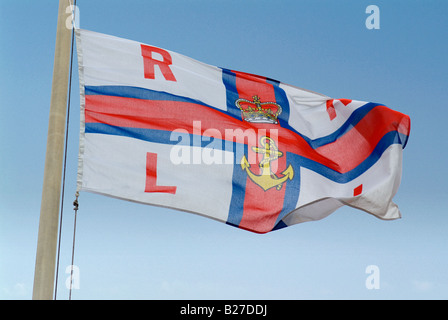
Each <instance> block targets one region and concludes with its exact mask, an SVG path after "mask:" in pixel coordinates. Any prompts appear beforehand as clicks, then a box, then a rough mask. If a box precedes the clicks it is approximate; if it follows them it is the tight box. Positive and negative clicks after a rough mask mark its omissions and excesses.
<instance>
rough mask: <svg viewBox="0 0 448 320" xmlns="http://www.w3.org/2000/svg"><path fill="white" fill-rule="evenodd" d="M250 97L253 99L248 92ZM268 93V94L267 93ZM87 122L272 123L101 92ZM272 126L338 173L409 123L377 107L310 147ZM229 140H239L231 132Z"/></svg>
mask: <svg viewBox="0 0 448 320" xmlns="http://www.w3.org/2000/svg"><path fill="white" fill-rule="evenodd" d="M246 92H247V90H246ZM264 94H266V93H264ZM246 97H247V99H248V100H249V98H248V95H246ZM265 98H269V97H266V96H265ZM260 100H262V99H260ZM262 101H263V100H262ZM85 121H86V123H106V124H109V125H113V126H119V127H131V128H142V129H156V130H166V131H173V130H176V129H184V130H186V131H187V132H189V133H193V121H201V134H204V131H206V130H207V129H215V130H214V131H215V132H216V130H218V131H219V132H220V133H221V135H222V138H223V139H225V138H226V132H225V130H226V129H228V130H236V129H241V130H243V131H244V130H246V129H255V131H256V130H257V129H267V131H268V132H269V130H268V129H269V128H273V126H272V125H269V124H258V125H257V126H256V127H255V126H254V124H250V123H248V122H246V121H240V120H237V119H235V118H233V117H230V116H227V115H226V114H224V113H221V112H219V111H216V110H214V109H211V108H207V107H204V106H202V105H197V104H192V103H186V102H173V101H152V100H141V99H133V98H123V97H113V96H101V95H86V111H85ZM274 127H275V128H276V129H278V137H279V138H278V140H279V144H280V145H281V146H287V148H288V152H292V153H296V154H299V155H302V156H304V157H307V158H309V159H311V160H313V161H316V162H319V163H322V164H323V165H325V166H327V167H329V168H331V169H333V170H335V171H337V172H340V173H345V172H347V171H350V170H352V169H354V168H355V167H356V166H357V165H359V164H360V163H361V162H362V161H363V160H364V159H365V158H366V157H368V156H369V155H370V153H371V152H372V150H373V149H374V147H375V146H376V144H377V143H378V141H379V140H380V139H381V138H382V137H383V136H384V135H385V134H386V133H388V132H389V131H394V130H397V131H398V132H400V133H403V134H406V135H408V134H409V127H410V125H409V117H408V116H406V115H404V114H402V113H400V112H396V111H393V110H391V109H389V108H386V107H383V106H377V107H375V108H374V109H373V110H371V111H370V112H369V113H368V114H367V115H366V116H365V117H364V118H363V119H362V120H361V121H360V122H359V123H358V124H357V125H356V126H355V127H353V128H352V129H351V130H350V131H349V132H347V133H346V134H345V135H343V136H341V137H340V138H339V139H337V140H336V141H335V142H333V143H330V144H327V145H324V146H321V147H319V148H317V149H313V148H312V147H310V145H309V144H308V143H307V142H306V141H305V140H304V139H303V138H302V137H300V136H299V135H297V134H295V133H293V132H291V131H290V130H287V129H284V128H281V127H280V126H279V125H277V126H274ZM205 135H207V132H205ZM229 139H232V140H235V139H234V138H233V136H231V137H230V138H229ZM357 140H360V141H357ZM360 148H362V149H360ZM364 148H365V149H364ZM282 158H283V157H282Z"/></svg>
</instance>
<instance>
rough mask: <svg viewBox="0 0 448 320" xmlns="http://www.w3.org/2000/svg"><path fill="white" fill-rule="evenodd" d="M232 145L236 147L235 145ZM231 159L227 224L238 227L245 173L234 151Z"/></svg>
mask: <svg viewBox="0 0 448 320" xmlns="http://www.w3.org/2000/svg"><path fill="white" fill-rule="evenodd" d="M234 147H235V148H236V146H235V145H234ZM244 154H247V145H244ZM233 160H234V165H233V177H232V198H231V199H230V206H229V215H228V218H227V224H229V225H232V226H234V227H238V226H239V224H240V222H241V219H242V218H243V212H244V210H243V209H244V200H245V196H246V181H247V174H246V173H245V171H243V170H242V168H241V165H240V161H241V158H238V156H237V153H236V152H235V156H234V159H233Z"/></svg>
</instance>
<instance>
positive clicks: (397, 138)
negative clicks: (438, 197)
mask: <svg viewBox="0 0 448 320" xmlns="http://www.w3.org/2000/svg"><path fill="white" fill-rule="evenodd" d="M85 132H86V133H100V134H110V135H118V136H125V137H130V138H135V139H140V140H144V141H149V142H155V143H163V144H172V145H176V144H182V145H187V144H186V143H185V141H188V142H189V143H188V144H189V145H190V146H198V147H201V148H207V147H208V148H214V149H220V150H226V148H229V143H226V141H225V140H221V139H215V140H216V141H215V140H212V141H203V140H202V136H197V135H193V134H179V133H175V134H174V136H173V133H172V132H171V131H163V130H154V129H141V128H125V127H116V126H111V125H108V124H102V123H86V127H85ZM182 135H185V138H181V139H178V138H179V137H182ZM186 136H188V139H187V138H186ZM173 137H176V139H174V138H173ZM406 139H407V136H406V135H404V134H402V133H399V132H397V131H390V132H388V133H387V134H385V135H384V136H383V137H382V138H381V140H380V141H379V142H378V144H377V145H376V147H375V149H374V150H373V151H372V153H371V154H370V155H369V156H368V157H367V158H366V159H365V160H364V161H363V162H361V163H360V164H359V165H358V166H357V167H356V168H354V169H352V170H350V171H348V172H346V173H340V172H337V171H335V170H333V169H330V168H328V167H327V166H325V165H323V164H321V163H319V162H316V161H313V160H310V159H308V158H306V157H303V156H300V155H297V154H295V153H291V152H287V153H286V157H287V159H288V164H292V166H293V167H294V172H295V173H297V172H298V168H299V167H304V168H308V169H310V170H312V171H315V172H317V173H319V174H320V175H322V176H324V177H326V178H328V179H330V180H332V181H335V182H338V183H347V182H349V181H351V180H353V179H355V178H357V177H359V176H360V175H361V174H362V173H364V172H365V171H366V170H367V169H369V168H370V167H371V166H373V165H374V164H375V163H376V162H377V161H378V159H379V158H380V157H381V155H382V154H383V152H384V151H385V150H386V149H387V148H388V147H389V146H391V145H392V144H401V145H402V144H403V141H404V140H406ZM182 140H183V143H180V142H181V141H182ZM238 145H240V147H241V146H244V154H246V153H247V145H246V144H243V145H242V144H238V143H236V142H233V146H232V148H233V149H232V151H236V152H235V157H240V156H241V151H240V152H238V148H239V146H238ZM217 146H221V148H217ZM234 160H235V162H236V163H237V164H238V165H239V163H240V160H241V158H239V159H234ZM296 177H297V178H298V176H297V175H296ZM296 177H294V178H293V180H292V181H295V178H296ZM297 180H299V179H297ZM292 181H288V183H287V185H290V187H291V190H288V188H287V194H290V195H292V194H295V192H294V191H293V190H294V189H295V190H299V188H300V184H299V183H297V184H294V183H292ZM290 195H289V196H288V195H287V197H288V199H289V200H288V202H289V201H290V200H291V199H292V198H291V196H290Z"/></svg>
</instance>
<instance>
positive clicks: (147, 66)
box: [140, 44, 176, 81]
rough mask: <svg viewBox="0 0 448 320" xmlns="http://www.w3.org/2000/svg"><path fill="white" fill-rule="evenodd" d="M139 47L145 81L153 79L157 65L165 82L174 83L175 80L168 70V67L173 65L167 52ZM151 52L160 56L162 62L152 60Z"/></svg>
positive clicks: (144, 46) (154, 48)
mask: <svg viewBox="0 0 448 320" xmlns="http://www.w3.org/2000/svg"><path fill="white" fill-rule="evenodd" d="M140 46H141V48H142V56H143V68H144V73H145V79H155V73H154V66H155V65H157V66H159V68H160V71H161V72H162V74H163V76H164V77H165V80H168V81H176V78H175V77H174V74H173V72H172V71H171V69H170V65H171V64H172V63H173V61H172V59H171V55H170V54H169V52H168V51H165V50H163V49H160V48H156V47H151V46H148V45H144V44H142V45H140ZM153 52H155V53H158V54H160V55H161V56H162V61H160V60H156V59H154V58H153V57H152V53H153Z"/></svg>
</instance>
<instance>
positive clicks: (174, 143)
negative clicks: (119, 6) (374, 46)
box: [76, 30, 410, 233]
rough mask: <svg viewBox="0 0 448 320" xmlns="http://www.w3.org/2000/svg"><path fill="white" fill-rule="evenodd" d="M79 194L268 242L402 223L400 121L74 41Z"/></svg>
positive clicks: (403, 132)
mask: <svg viewBox="0 0 448 320" xmlns="http://www.w3.org/2000/svg"><path fill="white" fill-rule="evenodd" d="M76 41H77V50H78V62H79V77H80V91H81V133H80V152H79V168H78V182H77V183H78V190H79V191H89V192H95V193H99V194H103V195H107V196H111V197H116V198H120V199H125V200H130V201H136V202H140V203H145V204H151V205H156V206H163V207H168V208H173V209H177V210H182V211H186V212H191V213H195V214H199V215H202V216H205V217H208V218H212V219H215V220H218V221H221V222H224V223H227V224H229V225H232V226H236V227H239V228H242V229H245V230H249V231H253V232H257V233H266V232H269V231H272V230H276V229H280V228H283V227H286V226H290V225H293V224H297V223H300V222H305V221H311V220H318V219H322V218H324V217H326V216H328V215H329V214H330V213H332V212H334V211H335V210H336V209H337V208H339V207H341V206H343V205H349V206H351V207H355V208H358V209H361V210H364V211H366V212H368V213H370V214H372V215H374V216H376V217H378V218H381V219H385V220H389V219H396V218H398V217H400V212H399V209H398V207H397V206H396V205H395V204H394V203H393V201H392V198H393V196H394V195H395V194H396V192H397V190H398V187H399V184H400V179H401V171H402V169H401V168H402V153H403V148H404V147H405V145H406V143H407V140H408V136H409V131H410V119H409V117H408V116H407V115H405V114H402V113H400V112H397V111H394V110H392V109H389V108H388V107H386V106H384V105H382V104H378V103H372V102H363V101H355V100H351V99H340V98H331V97H328V96H325V95H322V94H318V93H314V92H311V91H308V90H304V89H300V88H297V87H294V86H291V85H288V84H284V83H281V82H279V81H277V80H273V79H269V78H266V77H262V76H258V75H253V74H248V73H243V72H239V71H235V70H229V69H225V68H219V67H215V66H211V65H207V64H204V63H202V62H199V61H196V60H194V59H191V58H189V57H186V56H184V55H181V54H178V53H175V52H172V51H169V50H165V49H161V48H158V47H155V46H152V45H147V44H142V43H139V42H136V41H131V40H126V39H121V38H117V37H113V36H109V35H104V34H100V33H96V32H92V31H87V30H76Z"/></svg>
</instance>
